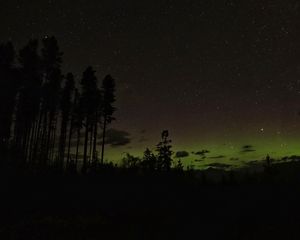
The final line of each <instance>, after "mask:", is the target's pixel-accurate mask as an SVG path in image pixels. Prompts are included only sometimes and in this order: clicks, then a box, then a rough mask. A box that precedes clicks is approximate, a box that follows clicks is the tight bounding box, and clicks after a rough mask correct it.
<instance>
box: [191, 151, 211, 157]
mask: <svg viewBox="0 0 300 240" xmlns="http://www.w3.org/2000/svg"><path fill="white" fill-rule="evenodd" d="M206 153H210V151H208V150H201V151H198V152H192V154H195V155H201V156H203V155H205V154H206Z"/></svg>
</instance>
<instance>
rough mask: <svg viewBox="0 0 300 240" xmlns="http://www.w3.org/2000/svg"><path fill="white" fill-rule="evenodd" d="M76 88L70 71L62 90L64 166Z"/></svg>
mask: <svg viewBox="0 0 300 240" xmlns="http://www.w3.org/2000/svg"><path fill="white" fill-rule="evenodd" d="M74 89H75V82H74V76H73V74H72V73H68V74H67V76H66V83H65V86H64V88H63V90H62V97H61V101H60V109H61V127H60V139H59V165H60V167H63V166H64V158H65V146H66V138H67V128H68V124H69V120H70V113H71V107H72V96H73V92H74Z"/></svg>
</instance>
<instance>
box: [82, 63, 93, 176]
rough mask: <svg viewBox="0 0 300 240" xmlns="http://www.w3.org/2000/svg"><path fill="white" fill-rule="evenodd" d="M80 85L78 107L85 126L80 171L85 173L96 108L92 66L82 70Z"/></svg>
mask: <svg viewBox="0 0 300 240" xmlns="http://www.w3.org/2000/svg"><path fill="white" fill-rule="evenodd" d="M81 86H82V94H81V98H80V108H81V109H82V116H83V124H84V127H85V133H84V149H83V166H82V172H83V173H86V171H87V167H88V166H87V164H88V159H87V152H88V142H89V133H90V132H91V127H92V123H93V117H94V114H95V112H96V109H97V103H96V94H97V78H96V76H95V71H94V70H93V68H92V67H88V68H87V69H86V70H85V71H84V72H83V76H82V80H81Z"/></svg>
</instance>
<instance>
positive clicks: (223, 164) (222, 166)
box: [206, 163, 232, 168]
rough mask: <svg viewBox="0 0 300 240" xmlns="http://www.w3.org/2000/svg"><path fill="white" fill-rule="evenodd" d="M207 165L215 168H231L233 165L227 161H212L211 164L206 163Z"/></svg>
mask: <svg viewBox="0 0 300 240" xmlns="http://www.w3.org/2000/svg"><path fill="white" fill-rule="evenodd" d="M206 166H208V167H213V168H229V167H231V166H232V165H230V164H226V163H210V164H206Z"/></svg>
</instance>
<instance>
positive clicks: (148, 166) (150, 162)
mask: <svg viewBox="0 0 300 240" xmlns="http://www.w3.org/2000/svg"><path fill="white" fill-rule="evenodd" d="M142 160H143V161H142V164H141V165H142V167H143V169H145V170H147V171H151V172H153V171H155V170H156V168H157V159H156V157H155V155H154V154H153V153H152V152H151V151H150V150H149V148H147V149H146V150H145V152H144V156H143V159H142Z"/></svg>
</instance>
